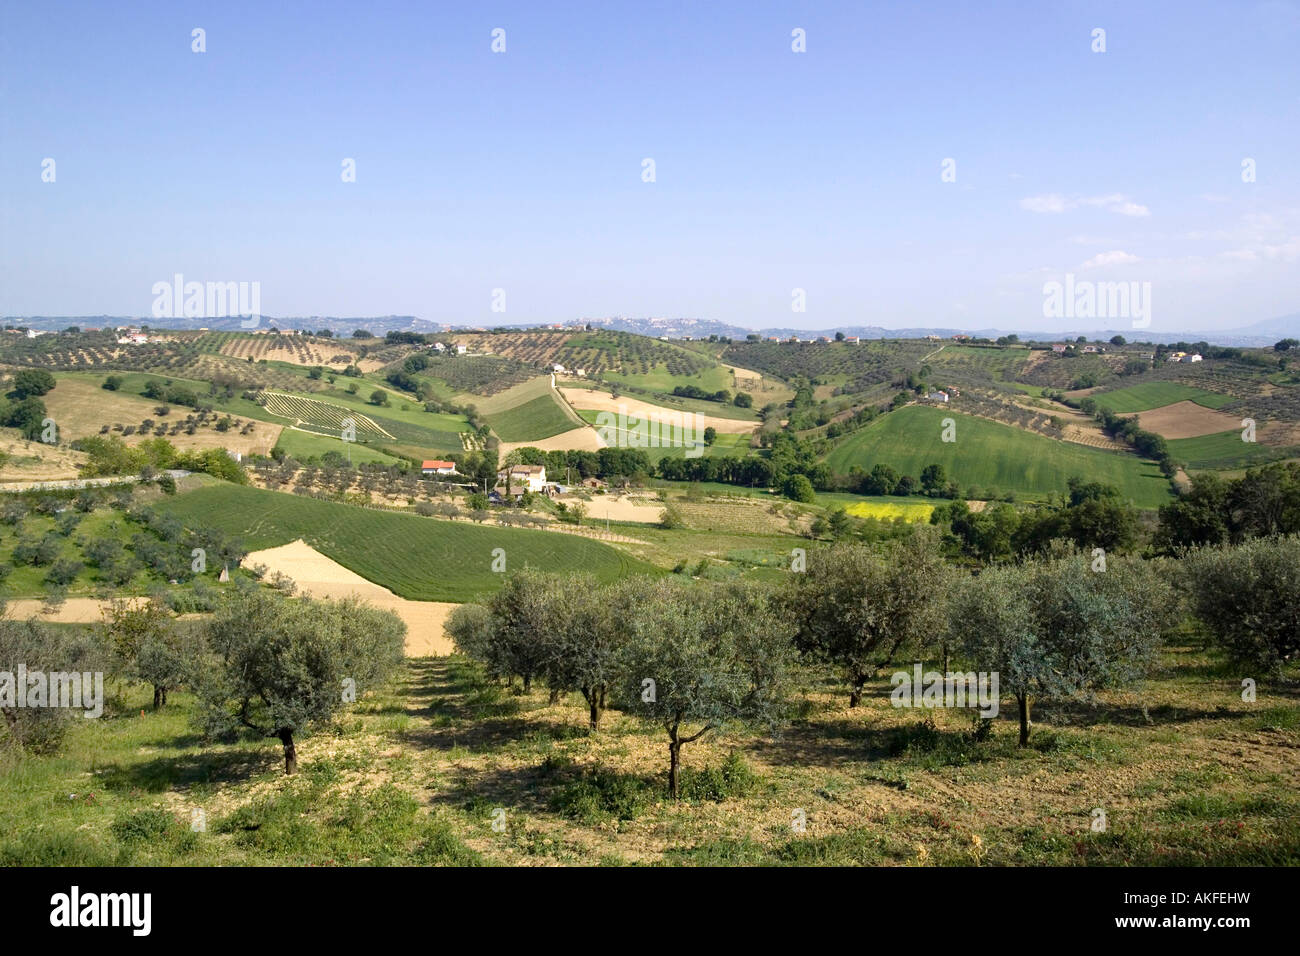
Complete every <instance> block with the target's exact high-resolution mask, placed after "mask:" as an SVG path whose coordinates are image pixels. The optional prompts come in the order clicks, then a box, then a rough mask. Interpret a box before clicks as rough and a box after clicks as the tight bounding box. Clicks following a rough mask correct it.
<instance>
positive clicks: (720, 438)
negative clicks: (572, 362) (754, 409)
mask: <svg viewBox="0 0 1300 956" xmlns="http://www.w3.org/2000/svg"><path fill="white" fill-rule="evenodd" d="M578 414H579V415H580V416H582V419H583V421H585V422H587V423H588V424H589V425H592V426H593V427H594V426H597V425H599V424H600V417H599V416H600V415H601V413H600V412H596V411H592V410H590V409H581V410H580V411H579V412H578ZM609 431H610V433H611V437H612V438H613V439H614V440H613V441H611V442H610V444H612V445H614V446H616V447H618V448H624V447H632V446H631V445H628V444H627V442H628V437H627V436H628V434H629V433H628V430H627V429H625V428H619V427H617V426H611V427H610V428H609ZM641 450H642V451H644V452H645V453H646V454H647V455H648V456H649V457H650V460H651V461H655V462H657V461H659V460H660V459H661V458H684V457H685V456H686V446H685V445H684V444H682V443H681V441H680V440H679V441H678V442H677V443H676V444H674V445H672V446H669V447H660V448H643V449H641ZM748 451H749V436H748V435H733V434H729V433H727V432H719V433H718V435H717V437H716V438H714V440H713V444H712V445H705V446H704V449H703V453H702V456H703V457H712V456H715V455H738V456H739V455H744V454H746V453H747V452H748ZM696 457H701V456H696Z"/></svg>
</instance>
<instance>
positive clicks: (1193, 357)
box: [1183, 353, 1204, 362]
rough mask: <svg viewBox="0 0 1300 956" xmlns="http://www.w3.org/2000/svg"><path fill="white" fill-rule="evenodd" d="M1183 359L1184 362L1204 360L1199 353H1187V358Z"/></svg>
mask: <svg viewBox="0 0 1300 956" xmlns="http://www.w3.org/2000/svg"><path fill="white" fill-rule="evenodd" d="M1183 361H1184V362H1202V361H1204V359H1202V358H1201V356H1200V354H1199V353H1197V354H1195V355H1189V356H1187V358H1185V359H1183Z"/></svg>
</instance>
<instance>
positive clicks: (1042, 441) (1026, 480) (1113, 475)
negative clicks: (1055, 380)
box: [826, 405, 1170, 508]
mask: <svg viewBox="0 0 1300 956" xmlns="http://www.w3.org/2000/svg"><path fill="white" fill-rule="evenodd" d="M945 418H952V419H953V420H954V421H955V423H956V441H953V442H944V441H943V440H942V431H943V419H945ZM826 462H827V464H829V465H830V467H831V470H832V471H834V472H835V473H836V474H848V472H849V469H850V468H851V467H852V466H853V465H858V466H859V467H861V468H863V469H864V470H866V471H870V470H871V469H872V467H873V466H875V465H877V464H882V463H883V464H886V465H890V466H892V467H893V468H894V469H896V470H897V471H898V472H899V473H900V474H907V475H912V476H914V477H915V476H918V475H920V473H921V470H922V469H923V468H925V466H926V465H929V464H941V465H943V466H944V468H945V470H946V471H947V473H948V476H949V477H950V478H951V479H953V480H955V481H956V482H957V483H958V484H959V485H960V486H961V488H962V490H963V491H965V490H966V489H967V488H969V487H971V486H978V487H980V488H983V489H986V490H988V489H996V490H998V491H1003V492H1006V491H1012V492H1015V493H1016V494H1017V495H1020V496H1022V497H1030V498H1043V497H1046V496H1048V495H1050V494H1053V493H1060V494H1063V493H1064V492H1065V491H1066V482H1067V480H1068V479H1069V478H1071V477H1073V476H1075V475H1079V476H1081V477H1084V478H1086V479H1088V480H1090V481H1102V482H1105V483H1107V484H1111V485H1114V486H1115V487H1116V488H1118V489H1119V491H1120V494H1121V495H1123V496H1124V497H1125V498H1128V499H1129V500H1131V501H1132V502H1133V503H1134V504H1135V505H1137V506H1138V507H1139V508H1155V507H1158V506H1159V505H1162V504H1165V503H1166V502H1167V501H1169V497H1170V490H1169V482H1168V481H1167V480H1166V479H1165V478H1164V476H1162V475H1161V474H1160V470H1159V469H1158V468H1157V467H1156V465H1155V464H1154V463H1152V462H1147V461H1143V460H1141V459H1139V458H1137V457H1136V456H1134V455H1132V454H1129V453H1126V452H1107V451H1101V450H1097V449H1092V448H1086V447H1084V446H1082V445H1075V444H1071V443H1067V442H1059V441H1053V440H1052V439H1050V438H1044V437H1042V436H1040V435H1035V434H1032V433H1030V432H1026V431H1023V430H1021V429H1018V428H1012V427H1011V426H1009V425H1001V424H998V423H996V422H990V421H987V420H985V419H981V418H973V417H971V416H969V415H962V414H961V413H959V412H953V411H950V410H949V409H946V408H945V409H939V408H933V407H930V406H922V405H908V406H906V407H904V408H900V409H898V410H897V411H894V412H890V413H889V414H887V415H883V416H881V417H880V418H878V419H876V420H875V421H873V422H872V423H871V424H869V425H867V426H866V427H865V428H862V429H861V430H860V431H857V432H854V433H853V434H852V435H850V436H849V437H848V438H846V439H845V440H844V441H842V442H840V443H839V444H838V445H836V446H835V448H833V449H832V450H831V452H830V454H829V455H827V456H826Z"/></svg>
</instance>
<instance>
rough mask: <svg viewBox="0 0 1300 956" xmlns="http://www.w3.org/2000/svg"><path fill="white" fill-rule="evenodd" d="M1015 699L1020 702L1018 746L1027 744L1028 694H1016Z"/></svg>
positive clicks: (1028, 725) (1028, 723)
mask: <svg viewBox="0 0 1300 956" xmlns="http://www.w3.org/2000/svg"><path fill="white" fill-rule="evenodd" d="M1016 701H1017V702H1018V703H1019V704H1020V746H1022V747H1028V746H1029V728H1030V721H1029V695H1028V694H1017V695H1016Z"/></svg>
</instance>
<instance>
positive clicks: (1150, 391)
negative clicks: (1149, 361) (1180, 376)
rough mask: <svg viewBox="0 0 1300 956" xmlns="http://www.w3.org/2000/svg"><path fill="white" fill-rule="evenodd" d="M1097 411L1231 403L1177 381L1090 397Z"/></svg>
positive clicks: (1133, 387) (1148, 384) (1228, 400)
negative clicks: (1187, 402) (1180, 403)
mask: <svg viewBox="0 0 1300 956" xmlns="http://www.w3.org/2000/svg"><path fill="white" fill-rule="evenodd" d="M1090 397H1091V398H1092V400H1093V401H1094V402H1096V403H1097V406H1098V407H1099V408H1108V409H1110V410H1111V411H1112V412H1115V413H1116V414H1119V415H1126V414H1128V413H1129V412H1145V411H1150V410H1151V409H1154V408H1161V407H1162V406H1165V405H1172V404H1174V403H1175V402H1183V401H1189V402H1195V403H1196V404H1197V405H1204V406H1205V407H1206V408H1222V407H1223V406H1224V405H1227V404H1228V403H1229V402H1232V401H1234V399H1233V397H1232V396H1231V395H1220V394H1219V393H1217V392H1207V391H1206V390H1205V389H1202V388H1193V387H1191V386H1189V385H1180V384H1179V383H1178V382H1165V381H1161V382H1142V383H1141V384H1139V385H1130V386H1128V387H1127V388H1119V389H1116V390H1115V391H1113V392H1098V393H1095V394H1093V395H1091V396H1090Z"/></svg>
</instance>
